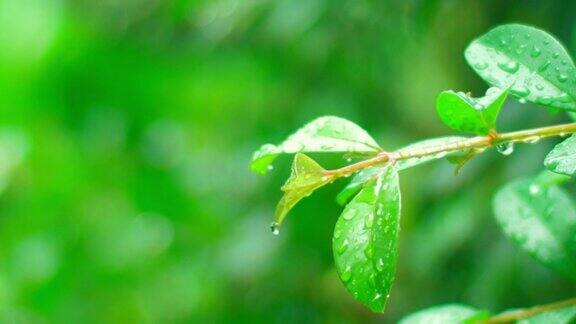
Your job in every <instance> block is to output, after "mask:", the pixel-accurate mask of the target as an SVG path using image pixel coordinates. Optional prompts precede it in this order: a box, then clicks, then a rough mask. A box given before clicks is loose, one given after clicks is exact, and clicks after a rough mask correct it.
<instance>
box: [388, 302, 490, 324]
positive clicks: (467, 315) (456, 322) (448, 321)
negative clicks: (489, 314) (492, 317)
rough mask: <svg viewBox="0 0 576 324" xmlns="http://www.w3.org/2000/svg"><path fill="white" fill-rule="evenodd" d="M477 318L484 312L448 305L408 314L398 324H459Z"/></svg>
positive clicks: (468, 307)
mask: <svg viewBox="0 0 576 324" xmlns="http://www.w3.org/2000/svg"><path fill="white" fill-rule="evenodd" d="M478 317H485V312H483V311H480V310H478V309H476V308H474V307H470V306H466V305H460V304H448V305H441V306H435V307H431V308H426V309H423V310H421V311H418V312H416V313H413V314H410V315H408V316H406V317H404V318H403V319H401V320H400V322H398V324H430V323H438V324H460V323H463V322H466V321H467V320H468V319H471V318H475V319H480V318H478Z"/></svg>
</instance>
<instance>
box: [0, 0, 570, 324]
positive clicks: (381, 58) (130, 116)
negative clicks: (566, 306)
mask: <svg viewBox="0 0 576 324" xmlns="http://www.w3.org/2000/svg"><path fill="white" fill-rule="evenodd" d="M574 12H576V2H574V1H536V0H532V1H501V0H493V1H479V0H478V1H456V0H434V1H422V0H421V1H418V0H407V1H401V0H395V1H367V0H342V1H329V0H206V1H191V0H164V1H163V0H124V1H116V0H75V1H72V0H70V1H65V0H60V1H58V0H0V189H1V190H2V193H1V196H0V322H2V323H12V322H13V323H79V322H82V323H140V322H143V323H193V322H201V323H202V322H204V323H205V322H252V323H258V322H266V323H268V322H272V323H325V322H333V323H351V322H394V321H396V320H397V319H398V318H400V317H401V316H403V315H406V314H408V313H410V312H412V311H414V310H417V309H419V308H423V307H427V306H431V305H435V304H440V303H446V302H460V303H468V304H471V305H474V306H477V307H480V308H487V309H490V310H493V311H501V310H503V309H507V308H513V307H524V306H529V305H533V304H541V303H546V302H551V301H555V300H559V299H562V298H566V297H569V296H571V295H572V294H573V293H574V291H575V288H576V287H575V285H574V284H571V283H569V282H568V281H566V280H564V279H562V278H561V277H559V276H557V275H556V274H554V273H552V272H551V271H549V270H547V269H546V268H544V267H542V266H540V265H539V264H538V263H537V262H535V261H533V260H532V259H531V258H530V257H528V256H527V255H526V254H524V253H523V252H521V251H519V250H517V249H516V248H515V247H514V246H513V245H512V243H511V242H510V241H508V240H507V239H506V238H504V237H503V235H501V233H500V231H499V229H498V228H497V225H496V223H495V221H494V219H493V216H492V212H491V207H490V202H491V197H492V195H493V193H494V192H495V190H496V189H497V188H498V186H500V185H502V184H503V183H504V182H505V181H506V180H507V179H512V178H516V177H520V176H524V175H531V174H534V173H535V172H537V171H539V170H540V169H542V160H543V157H544V156H545V154H546V152H547V150H548V149H550V148H551V147H552V145H553V144H554V142H555V141H554V140H549V141H546V142H542V143H539V145H522V146H518V147H517V148H516V152H515V153H514V154H513V155H511V156H509V157H503V156H500V155H498V154H497V153H495V152H486V153H485V154H483V155H482V156H481V157H479V158H477V159H475V160H473V161H472V162H471V163H469V164H468V165H466V166H465V167H464V169H463V172H462V174H460V175H459V176H454V175H453V168H452V166H451V165H450V164H448V163H447V162H445V161H440V162H436V163H432V164H430V165H426V166H422V167H419V168H416V169H413V170H408V171H405V172H404V173H403V174H402V177H401V182H402V193H403V198H402V199H403V202H404V205H403V216H402V217H403V219H402V228H403V232H402V233H401V250H400V263H399V268H398V273H397V280H396V283H395V285H394V287H393V290H392V293H391V299H390V302H389V306H388V309H387V311H386V313H385V314H384V315H380V314H372V313H370V312H369V311H368V310H367V309H366V308H364V307H363V306H361V305H360V304H358V303H357V302H355V301H354V300H353V299H352V298H351V296H350V295H349V294H348V293H347V292H346V291H345V289H344V288H343V285H342V284H341V283H340V282H339V279H338V277H337V275H336V271H335V269H334V265H333V260H332V252H331V234H332V230H333V226H334V223H335V221H336V218H337V216H338V214H339V212H340V207H339V206H337V205H336V203H335V202H334V195H335V194H336V193H337V192H338V190H339V189H340V188H341V187H342V186H343V185H344V182H339V183H336V184H335V185H334V186H331V187H329V188H326V189H322V190H319V191H318V192H317V193H315V195H314V196H313V197H312V198H309V199H305V200H304V201H303V202H302V203H301V204H300V205H299V206H297V207H296V208H295V209H294V210H293V212H292V213H291V215H290V217H289V218H288V220H287V222H286V224H285V227H284V228H283V229H282V233H281V234H280V235H279V236H277V237H276V236H273V235H271V233H270V230H269V224H270V222H271V220H272V213H273V210H274V205H275V203H276V201H277V200H278V199H279V198H280V195H281V193H280V191H279V187H280V185H281V184H282V182H283V181H284V179H285V178H286V177H287V175H288V173H289V164H290V159H289V158H287V157H283V158H281V159H279V161H278V163H277V164H276V168H275V169H274V171H273V172H272V173H271V175H270V176H268V177H261V176H258V175H254V174H251V173H250V172H249V169H248V164H249V160H250V158H251V154H252V152H253V151H254V150H255V149H257V148H258V147H259V146H260V145H261V144H263V143H266V142H273V143H277V142H279V141H281V140H282V139H283V138H284V137H286V136H287V135H288V134H289V133H290V132H292V131H293V130H295V129H296V128H298V127H300V126H301V125H303V124H304V123H306V122H307V121H309V120H311V119H313V118H315V117H318V116H321V115H325V114H330V115H337V116H341V117H344V118H348V119H350V120H352V121H354V122H356V123H358V124H359V125H361V126H363V127H365V128H366V129H367V130H368V131H369V132H370V133H371V134H373V136H374V137H375V138H376V139H377V140H378V141H379V142H380V143H381V144H382V146H383V147H384V148H387V149H395V148H398V147H400V146H402V145H405V144H409V143H411V142H413V141H416V140H419V139H424V138H429V137H434V136H441V135H446V134H450V131H449V130H448V129H446V128H445V127H443V125H442V124H441V122H440V121H439V119H438V118H437V117H436V116H435V109H434V102H435V97H436V95H437V94H438V93H439V91H441V90H445V89H455V90H462V91H472V93H473V94H474V95H480V94H482V93H483V92H484V91H485V90H486V88H487V86H486V85H485V84H484V83H483V82H482V81H481V80H480V79H479V78H478V77H477V76H476V75H475V73H474V72H473V71H472V70H471V69H470V68H468V67H467V66H466V64H465V61H464V58H463V51H464V48H465V47H466V45H467V44H468V42H470V41H471V40H472V39H473V38H475V37H477V36H479V35H480V34H482V33H484V32H486V31H487V30H488V29H489V28H491V27H494V26H495V25H497V24H501V23H506V22H521V23H527V24H532V25H535V26H538V27H541V28H543V29H545V30H547V31H549V32H551V33H553V34H554V35H556V36H557V37H558V38H560V39H561V41H562V42H563V43H564V44H565V45H566V46H567V47H568V49H569V51H570V52H572V53H575V52H576V19H575V15H574ZM563 120H566V117H565V116H564V115H561V114H555V115H554V114H549V113H548V111H546V109H543V108H541V107H537V106H534V105H530V104H525V105H522V104H519V103H517V102H514V101H509V102H508V103H507V104H506V106H505V107H504V112H503V115H502V120H501V122H500V125H499V126H500V128H501V129H502V130H515V129H520V128H526V127H532V126H538V125H547V124H552V123H557V122H561V121H563ZM315 157H316V158H318V159H319V161H320V162H321V164H322V165H324V166H327V167H336V166H339V165H343V164H344V163H346V161H345V160H344V159H342V158H341V157H325V156H315Z"/></svg>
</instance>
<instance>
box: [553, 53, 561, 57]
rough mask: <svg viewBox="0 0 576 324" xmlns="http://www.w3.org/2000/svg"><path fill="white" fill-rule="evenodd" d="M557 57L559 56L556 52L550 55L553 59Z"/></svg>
mask: <svg viewBox="0 0 576 324" xmlns="http://www.w3.org/2000/svg"><path fill="white" fill-rule="evenodd" d="M558 56H560V53H558V52H555V53H554V54H552V57H553V58H558Z"/></svg>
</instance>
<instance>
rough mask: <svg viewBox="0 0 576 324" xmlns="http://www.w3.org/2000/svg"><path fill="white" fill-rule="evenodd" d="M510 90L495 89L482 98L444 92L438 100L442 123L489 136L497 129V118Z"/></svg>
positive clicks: (467, 131) (459, 129)
mask: <svg viewBox="0 0 576 324" xmlns="http://www.w3.org/2000/svg"><path fill="white" fill-rule="evenodd" d="M507 95H508V90H501V89H499V88H496V87H493V88H490V89H488V91H486V95H485V96H484V97H480V98H472V97H470V96H469V95H467V94H465V93H463V92H454V91H451V90H449V91H443V92H442V93H440V95H438V98H437V99H436V111H437V112H438V116H439V117H440V119H441V120H442V122H443V123H444V124H445V125H446V126H448V127H450V128H452V129H454V130H457V131H461V132H466V133H473V134H479V135H488V133H490V131H491V130H494V129H495V128H496V118H497V117H498V113H499V112H500V108H501V107H502V105H503V104H504V101H505V100H506V96H507Z"/></svg>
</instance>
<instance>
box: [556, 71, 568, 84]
mask: <svg viewBox="0 0 576 324" xmlns="http://www.w3.org/2000/svg"><path fill="white" fill-rule="evenodd" d="M566 80H568V76H567V75H566V74H564V73H560V74H558V81H560V82H566Z"/></svg>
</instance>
